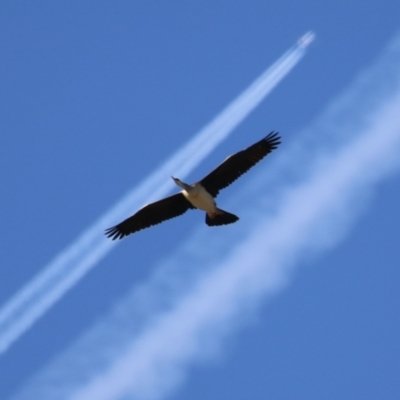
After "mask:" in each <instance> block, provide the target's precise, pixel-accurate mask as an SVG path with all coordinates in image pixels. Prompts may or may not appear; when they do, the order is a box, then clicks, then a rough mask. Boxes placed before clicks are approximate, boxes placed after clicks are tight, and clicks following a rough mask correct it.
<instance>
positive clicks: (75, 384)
mask: <svg viewBox="0 0 400 400" xmlns="http://www.w3.org/2000/svg"><path fill="white" fill-rule="evenodd" d="M399 67H400V38H398V40H397V41H395V43H394V45H392V46H391V47H390V48H389V51H388V52H387V54H386V57H382V59H381V60H379V62H378V63H377V64H376V65H375V66H374V67H373V68H372V69H371V70H370V71H368V73H366V74H363V75H361V77H360V79H358V80H357V82H356V84H355V85H354V86H353V87H352V88H351V89H350V90H348V91H347V92H346V93H345V95H343V96H342V97H341V98H340V99H339V100H336V101H335V102H334V103H333V104H332V105H331V107H329V108H328V110H327V111H326V112H325V113H324V114H323V115H322V117H320V118H319V119H317V120H316V121H315V123H314V124H312V125H311V127H310V128H308V129H307V130H306V131H305V132H304V134H303V135H301V137H300V139H298V141H297V143H295V144H294V146H293V147H292V148H289V149H286V152H281V153H280V154H282V156H281V159H280V160H279V161H277V162H276V164H275V166H276V165H278V168H275V170H274V166H273V165H272V168H271V165H270V166H269V168H268V172H269V173H272V174H274V173H277V175H278V176H280V178H281V179H283V180H284V176H285V175H286V174H287V171H288V170H291V169H293V168H298V166H299V164H300V165H301V166H302V168H303V169H305V170H306V171H307V172H305V173H304V174H303V175H302V176H301V177H298V176H297V177H296V179H295V183H293V180H294V177H293V176H289V179H287V180H286V182H283V183H281V184H280V187H279V188H277V189H276V190H271V187H270V186H268V185H266V184H265V180H266V177H265V173H262V174H260V175H259V177H258V179H257V180H255V181H254V182H253V189H254V190H255V192H253V193H256V195H257V196H256V197H257V199H258V200H257V203H256V207H255V212H256V218H253V219H251V218H243V219H242V224H241V227H240V230H239V231H240V233H239V235H240V238H237V237H235V234H234V233H231V234H230V235H229V236H226V235H225V236H224V242H228V243H229V245H228V247H227V249H224V251H223V252H221V251H220V250H221V246H219V247H218V246H216V247H213V246H211V244H210V235H212V234H211V233H210V232H209V230H208V231H207V230H206V229H205V228H204V227H202V228H200V232H204V235H201V234H200V235H199V234H198V233H195V234H194V235H192V238H190V239H189V240H188V242H187V243H186V244H184V245H183V247H182V248H181V249H179V250H178V251H177V252H175V253H174V254H173V255H172V256H171V259H170V260H164V261H163V262H162V267H161V268H160V269H163V273H164V275H163V276H164V277H165V280H166V281H167V283H166V286H168V285H169V286H173V283H171V279H168V278H169V277H168V273H169V272H170V271H169V270H168V264H169V262H170V263H171V264H172V265H173V266H174V268H175V269H174V270H173V276H174V277H176V276H177V271H179V272H180V273H182V275H184V271H185V268H186V266H187V260H188V257H191V258H190V260H191V263H190V270H191V271H193V270H195V271H200V272H199V275H198V276H196V277H195V279H194V280H192V281H190V279H185V278H184V279H185V280H184V281H183V285H182V286H184V287H185V291H183V292H182V291H176V290H175V287H174V288H173V292H174V294H175V292H178V294H175V297H173V300H174V302H173V304H171V299H168V307H167V308H164V309H162V310H161V311H159V310H156V312H154V311H153V310H151V311H150V313H149V314H151V315H149V316H148V319H147V321H145V323H144V324H142V325H141V326H140V329H141V330H139V331H138V330H137V329H136V330H134V331H133V332H132V331H131V330H130V329H129V324H128V323H127V321H130V320H131V319H132V318H133V316H134V312H135V309H137V308H138V307H139V305H140V302H138V301H132V299H133V300H137V298H135V297H134V296H133V295H130V296H129V297H127V298H125V299H124V300H123V301H121V304H120V305H119V307H118V309H117V310H116V312H115V313H114V314H113V315H112V316H111V317H108V318H105V321H104V320H103V321H102V322H101V323H100V324H98V325H97V326H96V327H95V328H93V330H91V332H89V333H85V335H84V337H83V339H82V340H80V341H79V342H78V344H75V345H74V346H73V347H72V348H70V349H67V350H66V351H65V353H64V354H62V355H61V356H60V357H59V358H58V360H56V361H55V362H53V363H52V364H51V365H49V366H48V367H47V368H46V369H45V371H43V372H42V373H41V374H39V376H38V377H36V378H35V379H34V380H33V381H32V382H31V383H30V384H28V385H27V386H26V387H25V388H24V389H23V390H22V391H21V392H20V393H18V394H17V395H16V397H14V398H13V399H14V400H27V399H31V398H40V399H42V400H47V399H49V400H50V399H54V398H57V399H69V400H117V399H122V398H124V399H125V398H129V399H151V400H155V399H160V398H163V397H165V396H166V395H169V394H170V393H171V391H172V390H173V389H175V388H176V387H177V386H178V384H179V383H180V382H181V381H182V380H183V378H184V376H185V373H187V369H188V368H187V366H188V365H190V364H191V363H193V362H195V361H196V360H198V359H204V355H205V354H207V353H213V350H215V348H218V345H220V344H221V343H222V342H223V340H222V339H223V338H224V336H225V335H226V334H227V333H229V332H231V331H233V330H234V329H235V328H236V327H237V326H238V323H240V322H241V320H242V319H243V315H244V314H246V313H245V312H244V311H248V309H249V308H251V307H253V308H254V306H255V305H257V304H258V303H259V302H260V299H261V298H265V297H266V296H267V295H272V294H274V293H275V292H277V291H278V290H279V289H281V288H282V286H284V284H285V283H286V282H287V281H288V279H289V278H290V276H291V274H290V272H291V269H292V268H293V266H294V265H295V264H296V263H298V261H299V259H301V257H302V256H303V254H304V253H306V254H309V253H310V251H312V252H314V251H315V250H323V249H325V248H327V247H329V246H332V245H334V244H336V243H337V241H338V240H339V239H340V236H341V235H343V231H344V230H345V229H346V227H347V225H348V224H349V222H351V220H352V219H353V218H354V215H355V214H357V213H358V212H359V208H358V207H357V206H354V203H353V200H354V198H358V199H360V197H361V198H362V197H363V194H364V193H365V191H368V190H369V189H371V188H372V187H373V186H374V185H375V184H376V183H377V182H379V181H380V180H381V179H382V178H383V177H385V176H386V175H387V174H389V173H390V172H392V171H394V170H398V169H399V167H400V161H399V160H398V154H399V152H400V113H399V112H398V110H399V109H400V73H399V71H400V68H399ZM371 87H372V89H371ZM383 89H384V90H383ZM295 140H296V139H294V141H295ZM313 141H314V142H313ZM310 144H313V146H312V147H313V148H312V149H311V150H310ZM299 148H300V149H301V151H300V152H299V151H298V149H299ZM303 152H304V153H305V158H306V159H305V158H304V157H303V154H302V153H303ZM278 155H279V153H277V156H278ZM282 166H285V167H286V169H285V168H284V169H285V171H284V172H283V173H282V172H279V171H278V172H276V171H277V170H280V169H282ZM261 182H262V184H261ZM249 186H250V185H249ZM272 189H273V188H272ZM271 197H272V199H273V201H272V205H271ZM234 201H235V200H234ZM253 203H254V202H253ZM248 212H249V214H248V216H250V215H251V212H250V211H248ZM230 232H233V229H232V230H230ZM198 248H201V249H202V251H203V252H204V253H206V254H205V255H203V254H202V257H198V256H193V253H194V252H195V251H196V250H197V249H198ZM210 248H211V249H210ZM197 251H198V250H197ZM221 253H222V254H223V256H222V257H221ZM166 269H167V274H165V270H166ZM158 278H159V276H157V275H156V274H154V275H153V277H152V279H151V280H150V281H149V282H148V283H147V285H146V286H145V287H144V288H143V287H140V288H139V289H140V290H141V293H143V296H144V298H145V299H146V300H149V298H150V299H151V301H152V302H153V301H154V300H157V299H158V298H159V297H162V296H163V295H164V293H162V290H160V287H161V289H162V286H161V285H159V284H158V282H157V279H158ZM167 289H168V288H167ZM133 294H134V291H133ZM132 303H133V306H132ZM116 315H117V316H118V317H116ZM120 342H123V346H120V347H118V346H116V343H117V344H119V343H120ZM210 347H211V351H210ZM100 361H101V362H100ZM100 364H101V365H100ZM55 382H56V383H57V384H54V383H55Z"/></svg>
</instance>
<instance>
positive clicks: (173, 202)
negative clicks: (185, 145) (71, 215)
mask: <svg viewBox="0 0 400 400" xmlns="http://www.w3.org/2000/svg"><path fill="white" fill-rule="evenodd" d="M280 143H281V141H280V137H279V134H278V132H271V133H270V134H269V135H267V136H266V137H265V138H264V139H261V140H260V141H259V142H257V143H254V144H253V145H252V146H250V147H248V148H247V149H245V150H242V151H239V152H238V153H236V154H232V155H231V156H229V157H228V158H226V159H225V161H224V162H223V163H222V164H220V165H219V166H218V167H217V168H215V169H214V171H212V172H210V173H209V174H208V175H207V176H206V177H204V178H203V179H202V180H200V181H198V182H196V183H194V184H192V185H188V184H186V183H183V182H182V181H181V180H179V179H178V178H174V177H173V176H172V177H171V178H172V179H173V181H174V182H175V183H176V184H177V185H178V186H180V187H181V188H182V189H183V190H182V191H181V192H179V193H177V194H174V195H172V196H169V197H166V198H165V199H162V200H159V201H156V202H154V203H151V204H147V205H145V206H144V207H142V208H141V209H140V210H139V211H138V212H137V213H136V214H133V215H132V216H131V217H129V218H127V219H126V220H124V221H122V222H121V223H119V224H118V225H115V226H113V227H111V228H108V229H106V231H105V234H106V235H107V237H109V238H112V240H115V239H122V238H123V237H125V236H128V235H130V234H131V233H135V232H137V231H140V230H142V229H145V228H149V227H150V226H152V225H157V224H159V223H161V222H163V221H166V220H168V219H171V218H175V217H178V216H179V215H182V214H184V213H185V212H186V211H187V210H189V209H195V208H198V209H200V210H203V211H205V212H206V224H207V225H208V226H218V225H227V224H232V223H234V222H236V221H237V220H238V219H239V217H237V216H236V215H234V214H231V213H229V212H227V211H224V210H221V209H220V208H218V207H217V204H216V203H215V200H214V199H215V198H216V197H217V195H218V193H219V191H220V190H221V189H224V188H226V187H227V186H229V185H230V184H231V183H232V182H234V181H235V180H236V179H238V178H239V177H240V176H241V175H243V174H244V173H245V172H247V171H248V170H249V169H250V168H252V167H253V166H254V165H256V164H257V163H258V162H259V161H260V160H262V159H263V158H264V157H265V156H266V155H267V154H269V153H271V151H272V150H275V149H276V148H277V147H278V145H279V144H280Z"/></svg>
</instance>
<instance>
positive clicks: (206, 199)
mask: <svg viewBox="0 0 400 400" xmlns="http://www.w3.org/2000/svg"><path fill="white" fill-rule="evenodd" d="M172 179H173V180H174V181H175V183H176V184H177V185H178V186H180V185H179V183H178V182H180V181H179V180H178V179H176V178H172ZM188 186H189V187H186V188H184V189H183V190H182V192H181V193H182V194H183V195H184V196H185V199H186V200H188V201H189V202H190V203H191V204H192V206H193V207H196V208H198V209H199V210H203V211H205V212H206V213H208V214H213V213H214V214H215V213H216V212H217V205H216V203H215V200H214V197H212V196H211V194H210V193H208V192H207V190H206V189H205V188H204V187H203V186H202V184H201V183H200V182H197V183H195V184H193V185H188Z"/></svg>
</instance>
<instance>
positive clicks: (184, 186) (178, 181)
mask: <svg viewBox="0 0 400 400" xmlns="http://www.w3.org/2000/svg"><path fill="white" fill-rule="evenodd" d="M174 182H175V183H176V184H177V185H178V186H180V187H181V188H182V189H185V190H186V191H188V192H189V191H190V190H192V189H193V187H192V186H191V185H188V184H187V183H184V182H182V181H181V180H179V179H174Z"/></svg>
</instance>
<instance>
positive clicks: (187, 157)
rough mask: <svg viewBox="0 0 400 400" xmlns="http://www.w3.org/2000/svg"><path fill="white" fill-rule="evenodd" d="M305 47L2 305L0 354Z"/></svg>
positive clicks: (215, 142) (223, 134) (278, 65)
mask: <svg viewBox="0 0 400 400" xmlns="http://www.w3.org/2000/svg"><path fill="white" fill-rule="evenodd" d="M304 49H305V46H304V45H296V46H294V47H293V48H291V49H290V50H288V51H287V52H286V53H285V54H284V55H283V56H282V57H281V58H279V59H278V60H277V61H276V62H275V63H274V64H273V65H272V66H271V67H270V68H268V69H267V70H266V71H265V72H264V73H263V74H262V75H261V76H260V77H259V78H258V79H257V80H256V81H254V82H253V83H252V84H251V85H250V86H249V87H248V88H247V89H246V90H245V91H244V92H243V93H242V94H241V95H239V97H238V98H237V99H235V100H234V101H233V102H232V103H231V104H229V105H228V106H227V107H226V108H225V109H224V110H223V111H222V112H221V113H220V114H219V115H218V116H217V117H215V118H214V119H213V120H212V121H211V122H210V123H209V124H208V125H206V126H205V127H204V128H203V129H202V130H201V131H200V132H199V133H197V134H196V135H195V136H194V138H193V139H191V140H190V141H189V142H188V143H187V144H186V145H185V146H183V147H182V148H181V149H180V150H179V151H178V152H176V153H175V155H173V156H172V157H171V158H170V159H169V160H167V161H166V162H165V163H164V164H163V165H162V166H161V167H160V168H159V169H158V170H157V171H156V172H154V173H153V174H152V175H150V176H149V177H148V178H147V179H146V180H145V181H143V182H142V183H141V184H140V185H139V186H138V187H136V188H134V189H133V190H132V191H130V192H129V193H128V194H127V195H126V196H125V197H124V198H123V199H122V200H121V201H120V202H119V203H117V204H116V205H115V206H114V207H112V209H111V210H110V211H108V212H107V213H106V214H104V215H103V216H102V217H100V218H99V220H97V221H96V222H95V223H94V224H93V225H92V226H91V227H89V228H88V229H87V230H86V231H85V232H84V233H83V234H82V235H81V236H79V237H78V239H77V240H76V241H75V242H73V243H72V244H71V245H70V246H69V247H67V248H66V249H65V250H63V251H62V252H61V253H60V254H58V255H57V256H56V258H55V259H54V260H52V261H51V262H50V263H49V264H48V265H47V266H45V267H44V268H43V270H42V271H41V272H40V273H39V274H38V275H37V276H36V277H34V278H33V279H32V280H31V281H30V282H28V283H27V284H26V285H25V286H24V287H22V288H21V289H20V290H19V291H18V292H17V293H16V294H15V295H14V296H13V297H12V298H11V299H10V300H9V301H8V302H7V303H5V304H4V305H3V306H2V308H1V309H0V354H1V353H4V352H5V351H7V349H8V348H9V347H10V346H11V345H12V344H13V342H14V341H15V340H17V339H18V338H19V337H20V336H21V335H22V334H23V333H24V332H25V331H26V330H28V329H29V328H30V327H31V326H32V325H33V324H34V323H35V322H36V321H37V319H38V318H40V317H41V316H42V315H43V314H44V313H45V312H46V311H47V310H48V309H49V308H50V307H52V306H53V305H54V304H55V303H56V302H57V301H58V300H59V299H60V298H61V297H62V296H63V295H64V294H65V293H66V292H67V291H68V290H69V289H70V288H71V287H73V286H74V285H75V284H76V283H77V282H78V281H79V280H80V279H81V278H82V277H83V276H84V275H85V274H86V273H87V272H88V271H89V270H90V269H91V268H93V267H94V266H95V265H96V264H97V263H98V262H99V261H100V260H101V259H102V258H103V257H104V256H105V255H106V254H107V253H108V252H109V251H110V250H111V249H112V248H113V247H114V246H115V244H116V243H115V242H112V241H110V240H106V239H105V237H104V235H103V232H104V229H105V228H107V227H109V226H111V225H112V224H114V223H115V222H117V221H119V220H121V219H123V218H125V217H126V216H127V215H129V214H130V213H131V212H132V210H135V209H137V208H138V207H140V206H141V205H143V204H144V203H145V202H147V201H149V200H152V199H155V198H157V197H162V196H164V195H166V194H167V193H168V191H169V190H170V189H171V186H172V185H171V184H170V183H169V182H166V179H165V177H166V176H167V177H168V176H170V175H175V176H181V177H185V176H186V175H187V174H189V173H190V171H191V170H193V168H195V167H196V166H197V165H198V164H199V163H200V162H201V161H202V160H203V159H204V158H205V157H206V156H207V155H208V154H209V153H210V152H211V151H212V150H213V149H214V148H215V147H216V146H217V145H218V144H219V143H220V142H221V141H222V140H224V139H225V138H226V137H227V136H228V135H229V134H230V133H231V132H232V131H233V130H234V129H235V128H236V127H237V126H238V124H240V123H241V122H242V121H243V120H244V119H245V118H246V117H247V116H248V115H249V113H250V112H251V111H253V110H254V109H255V108H256V107H257V106H258V105H259V104H260V102H261V101H262V100H263V99H264V98H265V97H266V96H267V95H268V94H269V93H270V92H271V91H272V90H273V89H274V88H275V86H276V85H278V83H279V82H280V81H281V80H282V79H283V78H284V77H285V76H286V75H287V74H288V73H289V72H290V71H291V70H292V69H293V68H294V67H295V65H296V64H297V63H298V62H299V61H300V60H301V58H302V57H303V55H304V52H305V50H304Z"/></svg>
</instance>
